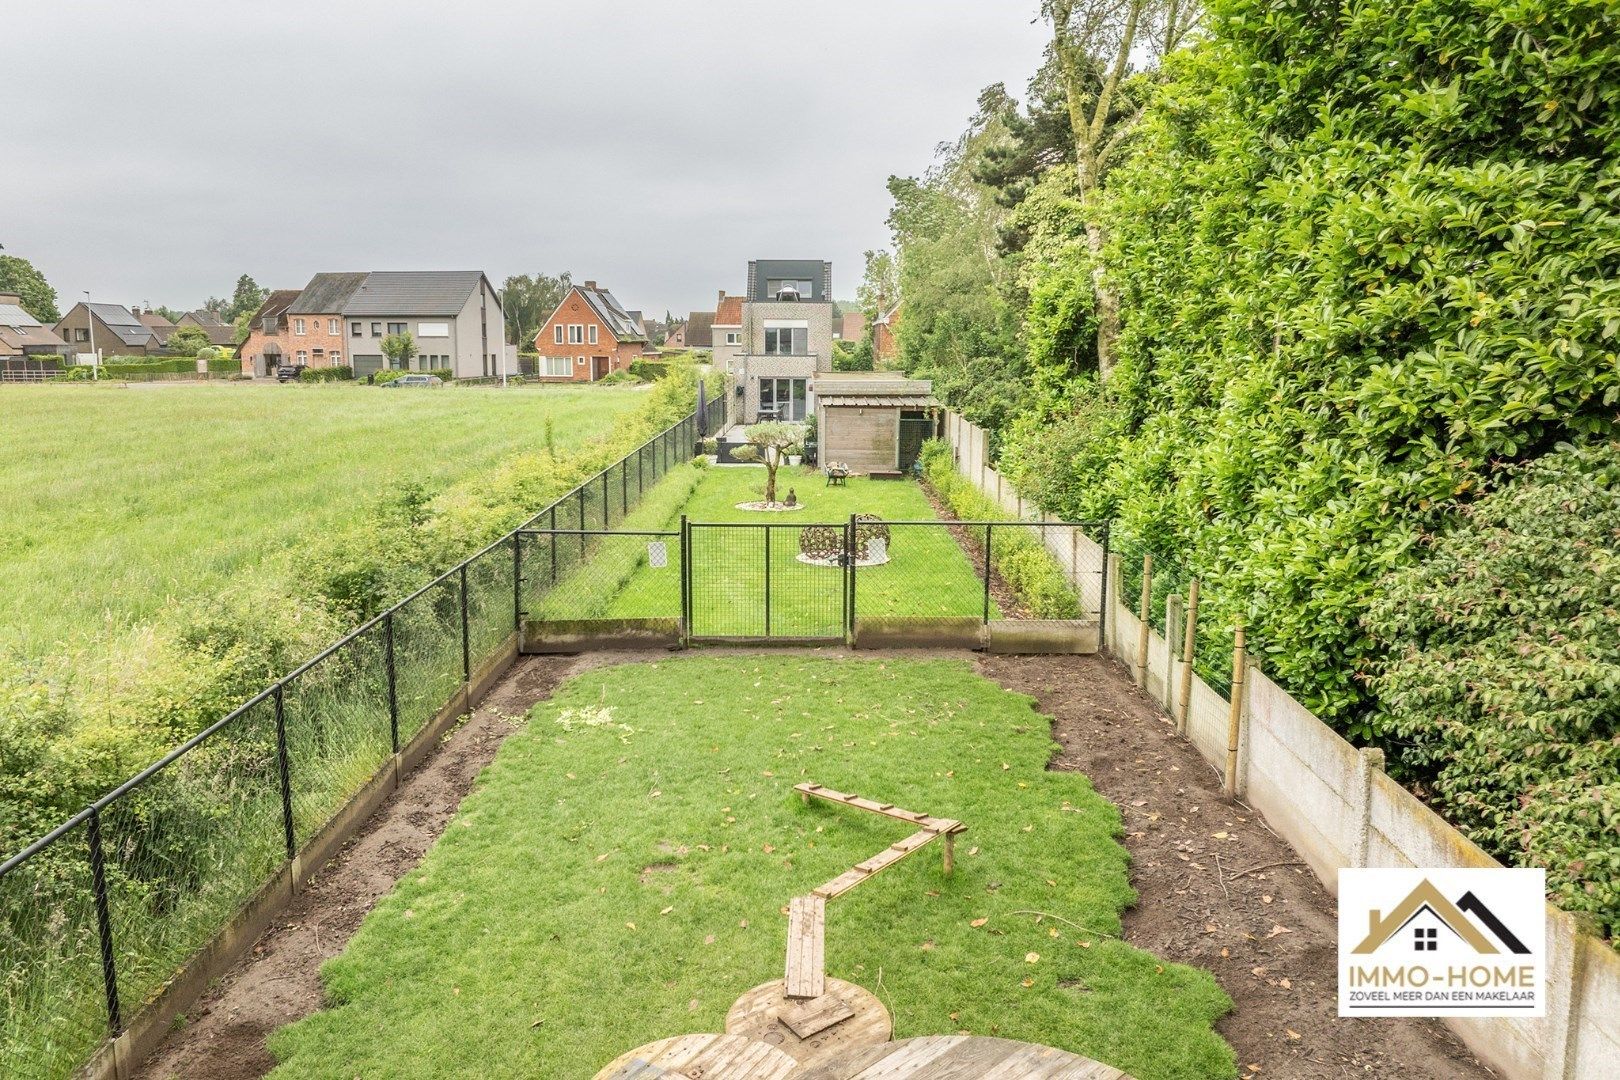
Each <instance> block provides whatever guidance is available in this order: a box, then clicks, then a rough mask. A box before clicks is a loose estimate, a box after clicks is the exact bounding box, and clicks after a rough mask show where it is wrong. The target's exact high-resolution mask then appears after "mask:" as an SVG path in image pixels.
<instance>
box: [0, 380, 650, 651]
mask: <svg viewBox="0 0 1620 1080" xmlns="http://www.w3.org/2000/svg"><path fill="white" fill-rule="evenodd" d="M639 394H640V391H638V390H636V389H634V388H627V389H619V388H609V387H582V388H578V389H571V388H557V389H549V388H548V389H544V390H535V389H527V388H525V389H524V390H522V391H506V392H503V391H500V390H497V389H487V390H486V389H470V388H469V389H461V388H444V389H436V390H381V389H378V388H375V387H365V386H341V385H339V386H266V385H242V384H226V385H204V386H193V385H164V384H155V385H140V386H132V387H118V386H5V387H0V462H3V463H4V464H3V465H0V609H3V610H4V611H5V612H6V613H7V614H6V617H5V618H4V620H0V648H8V647H20V648H21V649H22V650H23V651H25V652H28V653H38V652H41V651H43V650H47V649H50V648H51V647H52V646H53V645H54V643H56V642H74V641H82V640H85V639H87V638H93V637H95V636H98V635H102V634H107V633H117V632H120V631H122V630H124V629H127V628H128V627H130V626H133V625H138V624H140V623H142V622H143V621H145V620H147V619H148V618H150V617H151V616H152V615H153V614H154V613H155V612H157V611H158V610H159V609H161V608H162V606H163V605H164V603H165V601H166V600H167V599H168V598H170V597H184V596H191V595H199V594H203V593H208V592H213V591H218V590H222V589H226V588H229V587H230V585H231V584H232V582H233V581H237V580H240V578H241V576H242V575H245V574H251V573H253V572H254V570H255V568H257V567H259V566H260V564H261V563H262V562H263V561H264V560H265V559H266V558H267V557H268V556H270V555H273V554H275V553H277V552H281V551H283V550H286V549H292V550H298V549H300V548H314V547H318V546H319V545H321V544H323V543H327V542H329V538H330V537H331V536H332V535H333V532H334V530H335V528H336V527H338V526H341V525H342V524H344V523H345V522H346V521H349V520H352V519H354V518H355V517H357V516H358V515H360V514H362V513H364V512H365V511H366V510H367V508H368V507H369V506H371V505H372V504H373V503H374V502H375V501H376V499H377V498H378V496H380V495H381V494H383V493H384V491H385V490H386V489H387V488H388V486H389V485H390V484H391V483H393V482H396V481H401V480H406V479H412V478H414V479H417V480H420V481H422V482H424V483H425V484H427V485H428V486H430V487H432V486H438V485H442V484H447V483H450V482H453V481H456V480H458V479H460V478H462V477H465V476H467V475H469V474H471V473H474V472H477V471H479V470H481V469H485V468H488V467H489V466H491V465H493V464H494V463H496V462H498V461H500V460H501V459H502V458H503V457H506V456H508V455H510V454H512V453H514V452H519V451H524V450H534V449H538V448H540V447H541V446H543V445H544V439H545V426H546V421H547V420H548V419H549V420H551V422H552V432H553V437H554V439H555V442H556V445H557V446H558V447H559V448H566V447H568V446H571V445H573V444H576V443H578V442H580V441H583V440H586V439H590V438H592V437H594V436H599V435H602V434H605V433H606V432H607V431H608V429H609V428H610V427H611V426H612V424H613V422H614V420H615V418H616V417H617V416H618V415H619V414H620V413H622V412H624V411H626V410H628V409H630V408H632V407H633V406H634V405H635V404H636V402H637V401H638V399H639Z"/></svg>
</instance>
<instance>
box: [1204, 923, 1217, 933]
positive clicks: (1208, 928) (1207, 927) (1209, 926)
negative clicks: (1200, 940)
mask: <svg viewBox="0 0 1620 1080" xmlns="http://www.w3.org/2000/svg"><path fill="white" fill-rule="evenodd" d="M1218 930H1220V927H1218V926H1216V925H1215V924H1214V923H1212V922H1211V923H1205V924H1204V933H1206V934H1213V933H1215V932H1216V931H1218Z"/></svg>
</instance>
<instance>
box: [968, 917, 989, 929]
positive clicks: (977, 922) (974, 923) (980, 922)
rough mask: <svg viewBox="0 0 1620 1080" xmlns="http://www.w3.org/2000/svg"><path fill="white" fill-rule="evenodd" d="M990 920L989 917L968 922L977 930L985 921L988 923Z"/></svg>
mask: <svg viewBox="0 0 1620 1080" xmlns="http://www.w3.org/2000/svg"><path fill="white" fill-rule="evenodd" d="M989 921H990V920H989V919H974V920H973V921H972V922H970V923H968V925H969V926H971V927H973V928H974V929H975V930H977V929H978V928H979V927H981V926H983V925H984V924H985V923H987V922H989Z"/></svg>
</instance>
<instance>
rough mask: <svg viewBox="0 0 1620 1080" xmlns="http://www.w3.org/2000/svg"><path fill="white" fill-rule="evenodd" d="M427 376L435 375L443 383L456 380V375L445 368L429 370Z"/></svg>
mask: <svg viewBox="0 0 1620 1080" xmlns="http://www.w3.org/2000/svg"><path fill="white" fill-rule="evenodd" d="M428 374H429V375H437V376H438V377H439V378H441V379H443V380H444V381H445V382H454V381H455V378H456V373H455V372H454V371H452V370H451V369H449V368H447V367H436V368H433V369H432V370H430V371H429V372H428Z"/></svg>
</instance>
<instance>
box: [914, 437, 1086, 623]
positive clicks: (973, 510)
mask: <svg viewBox="0 0 1620 1080" xmlns="http://www.w3.org/2000/svg"><path fill="white" fill-rule="evenodd" d="M918 462H919V464H920V465H921V467H922V472H923V475H924V476H925V477H926V478H927V480H928V482H929V484H931V485H932V486H933V488H934V490H935V491H936V492H937V493H938V494H939V497H940V498H942V499H944V500H945V502H946V504H947V505H949V506H950V508H951V510H952V511H953V512H955V514H956V515H957V516H958V517H961V518H967V519H972V520H978V521H994V520H996V519H998V518H1003V517H1005V516H1006V515H1004V514H1003V513H1002V512H1001V509H1000V508H999V507H998V506H996V505H995V503H993V502H991V501H990V500H989V499H987V498H985V497H984V496H983V495H981V494H980V493H979V489H978V488H976V487H974V486H973V483H972V482H971V481H970V480H968V479H967V478H966V477H964V476H962V474H960V473H958V472H957V471H956V461H955V456H954V453H953V451H952V450H951V445H950V443H947V442H945V441H944V440H942V439H930V440H928V441H927V442H925V443H923V447H922V453H921V454H920V455H919V457H918ZM991 547H992V550H991V553H990V561H991V563H992V564H994V566H995V568H996V572H997V573H999V574H1000V575H1001V579H1002V580H1003V581H1005V582H1006V583H1007V585H1008V587H1010V588H1011V589H1012V590H1013V592H1015V593H1016V594H1017V595H1018V599H1019V600H1020V601H1022V602H1023V604H1024V606H1025V607H1027V608H1028V609H1029V611H1030V614H1032V615H1034V616H1035V617H1036V618H1041V619H1075V618H1079V617H1080V598H1079V597H1078V596H1076V595H1075V592H1074V590H1073V589H1071V588H1070V587H1069V579H1068V578H1067V576H1065V575H1064V573H1063V568H1062V567H1061V566H1059V565H1058V563H1057V560H1055V559H1053V558H1052V556H1051V555H1050V554H1048V553H1047V550H1046V548H1045V546H1044V545H1042V543H1041V541H1040V539H1039V536H1038V534H1037V533H1036V532H1035V531H1034V530H1032V529H1030V528H1027V527H1019V528H1016V529H1004V530H1002V531H1001V532H1000V533H996V532H995V531H994V530H992V532H991Z"/></svg>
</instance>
